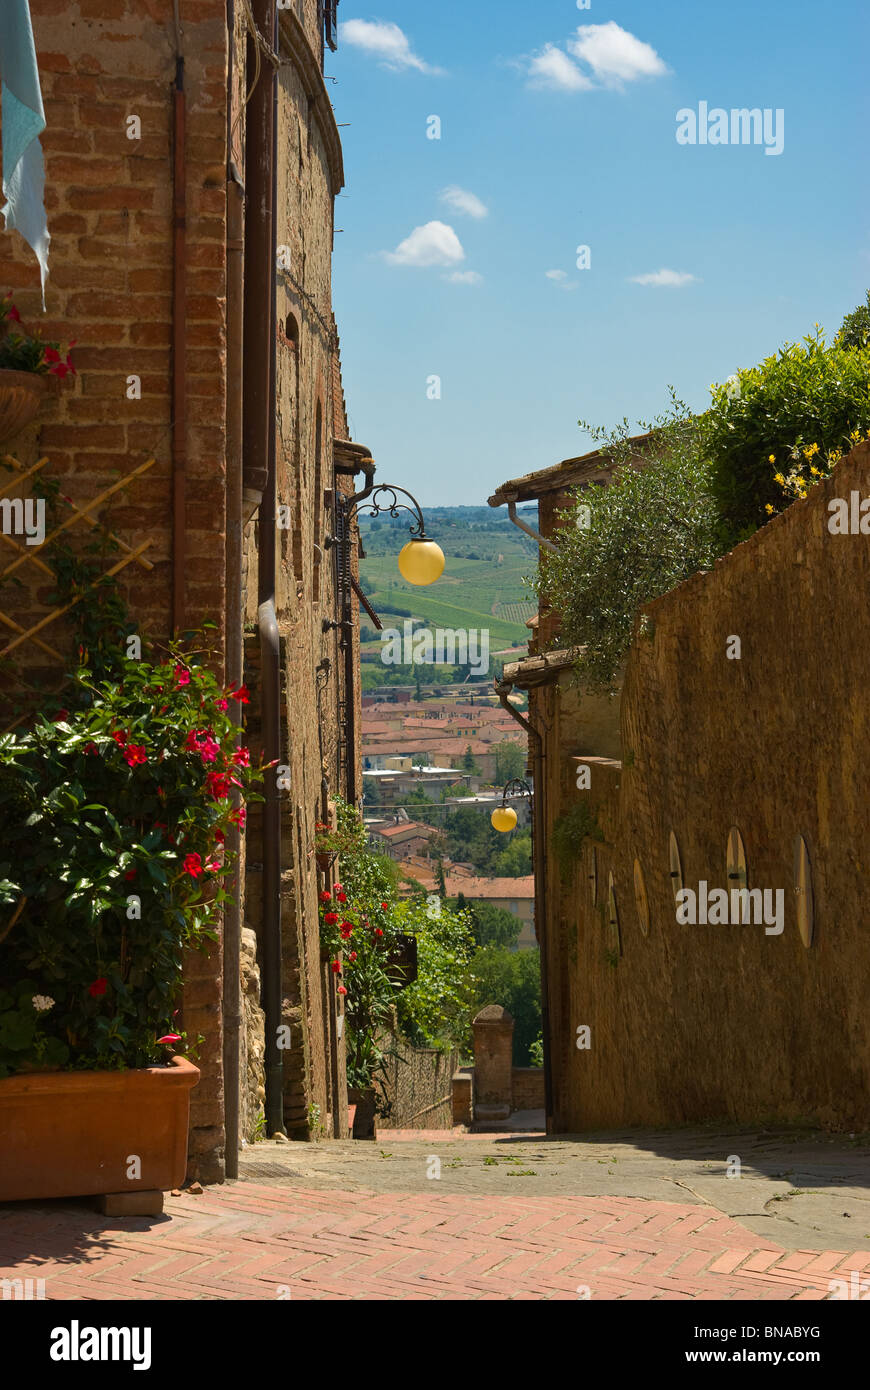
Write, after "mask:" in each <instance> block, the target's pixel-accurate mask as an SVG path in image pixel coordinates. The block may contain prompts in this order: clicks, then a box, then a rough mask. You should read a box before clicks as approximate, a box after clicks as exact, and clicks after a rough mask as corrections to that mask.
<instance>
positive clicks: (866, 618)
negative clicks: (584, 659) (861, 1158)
mask: <svg viewBox="0 0 870 1390" xmlns="http://www.w3.org/2000/svg"><path fill="white" fill-rule="evenodd" d="M853 492H854V493H856V494H857V496H858V497H859V498H866V497H868V496H870V446H868V445H866V444H864V445H861V446H859V447H858V448H856V449H855V450H854V452H853V453H852V454H851V455H849V457H848V458H846V459H844V460H843V461H842V462H841V463H840V464H839V465H838V467H837V469H836V470H835V472H834V474H833V476H832V477H831V478H830V479H828V480H827V481H825V482H824V483H822V484H820V485H819V486H817V487H815V488H814V489H813V490H812V492H811V494H810V496H809V498H808V499H807V500H806V501H804V502H798V503H796V504H794V505H793V506H791V507H789V508H788V510H787V511H786V512H785V513H784V514H783V515H782V516H781V517H779V518H777V519H775V520H774V521H772V522H771V523H770V524H769V525H768V526H765V527H764V528H763V529H762V530H761V531H759V532H758V533H757V534H756V535H755V536H753V537H752V538H751V539H750V540H749V541H747V542H746V543H745V544H743V545H741V546H739V547H737V549H735V550H734V551H733V552H732V553H731V554H730V555H727V556H725V557H724V558H723V559H722V560H720V561H719V562H718V564H717V565H716V567H715V569H714V570H713V571H712V572H710V573H707V574H699V575H696V576H694V577H693V578H691V579H689V580H688V581H687V582H686V583H684V584H682V585H681V586H680V587H679V588H677V589H675V590H674V591H672V592H671V593H669V594H666V595H665V596H664V597H662V598H660V599H658V600H657V601H655V602H654V603H651V604H649V605H648V606H647V608H646V609H645V613H646V614H647V616H648V618H649V620H650V622H651V624H652V628H651V631H650V634H649V636H646V637H643V636H642V637H639V638H638V639H637V640H636V641H635V644H634V645H633V647H632V649H631V652H630V655H629V659H628V662H627V667H626V673H625V682H624V688H623V693H622V698H621V743H622V756H621V760H620V759H617V760H614V759H606V758H604V759H596V758H594V757H584V758H583V761H584V762H588V763H589V764H590V766H591V768H592V777H591V790H589V791H588V792H582V791H578V790H577V789H576V783H575V773H576V766H577V762H576V759H577V755H578V753H579V754H582V753H583V751H584V750H583V748H582V746H580V747H578V738H577V722H576V712H573V713H572V710H571V699H570V697H568V696H567V695H566V693H565V692H562V691H560V689H559V688H555V689H554V688H552V687H551V688H549V689H545V690H543V691H541V692H535V693H533V697H532V703H533V708H534V709H535V710H536V711H537V713H539V714H542V715H544V717H547V718H549V719H550V720H551V721H552V723H551V731H550V732H549V733H548V735H547V745H546V746H547V769H546V786H545V796H546V814H547V821H548V828H549V830H551V829H552V825H553V823H554V821H555V819H556V817H557V816H558V815H559V814H560V813H561V812H563V811H565V810H567V809H570V808H571V807H572V806H574V805H576V804H578V802H582V801H584V800H585V802H586V804H587V805H588V806H589V808H590V810H592V811H593V812H594V813H595V814H596V815H597V818H598V823H599V828H600V833H601V835H602V837H603V838H602V840H601V841H597V842H596V841H595V840H593V839H588V840H587V841H586V842H585V844H584V845H583V847H582V849H581V850H580V851H579V852H578V853H577V854H576V856H575V857H574V859H573V862H571V863H569V865H568V871H567V875H566V876H565V878H564V880H563V879H561V877H560V873H559V868H558V865H557V864H556V863H555V861H554V857H553V856H552V854H551V855H550V858H549V862H548V866H547V874H548V882H549V892H548V913H547V922H546V931H547V953H548V961H549V970H548V992H549V998H550V1010H551V1048H550V1057H551V1062H552V1066H553V1077H554V1091H555V1098H554V1104H555V1114H554V1127H555V1129H556V1130H561V1131H567V1130H578V1129H589V1128H596V1127H607V1126H615V1125H627V1124H637V1125H641V1124H642V1125H654V1124H680V1123H684V1122H688V1121H698V1120H707V1119H709V1120H726V1121H732V1122H733V1121H737V1122H741V1123H742V1122H746V1123H758V1122H761V1121H765V1120H772V1121H777V1122H784V1121H801V1120H806V1121H810V1122H813V1123H815V1124H821V1125H829V1126H831V1127H835V1128H847V1129H858V1128H860V1127H861V1126H862V1125H863V1124H864V1122H865V1120H866V1115H867V1105H868V1091H870V1036H868V1029H867V1023H866V997H865V996H866V989H865V980H866V977H867V970H868V960H870V948H868V943H867V933H866V919H867V902H868V894H870V857H868V850H867V846H868V843H870V797H868V794H867V777H866V771H865V768H864V763H865V760H866V759H865V750H866V748H867V747H868V739H870V695H868V683H867V667H868V658H867V653H868V651H870V610H868V606H867V602H866V595H867V593H868V584H870V538H868V537H867V536H862V535H861V534H860V533H859V534H849V535H835V534H831V532H830V530H829V528H828V520H829V515H830V514H829V510H828V503H829V502H830V501H831V500H832V499H835V498H843V499H846V500H847V501H848V499H849V498H850V496H851V494H852V493H853ZM734 637H739V638H740V641H741V656H740V659H739V660H738V659H733V660H729V659H728V655H727V653H728V650H729V647H730V649H731V650H732V651H733V650H735V648H734V646H733V642H731V640H730V639H733V638H734ZM566 679H567V678H566ZM732 827H734V828H736V829H737V830H739V833H740V836H741V837H742V842H743V846H744V850H745V860H746V870H747V878H748V886H749V888H750V889H753V888H762V889H768V890H771V891H773V892H776V891H778V890H779V891H781V892H782V895H783V896H782V903H783V908H784V928H783V931H782V932H781V934H773V933H771V934H767V933H766V931H765V926H764V925H763V924H762V925H755V924H752V925H748V924H747V925H743V924H736V923H734V924H729V925H724V924H723V925H702V924H700V923H699V924H698V925H691V924H686V925H682V924H680V923H678V922H677V920H676V906H675V898H674V882H675V881H674V880H673V879H672V877H671V874H672V872H676V873H678V874H679V875H680V878H679V880H677V883H679V882H681V883H682V885H683V886H684V887H686V888H691V889H693V890H694V891H695V892H697V891H698V889H699V883H700V881H701V880H704V881H705V882H706V883H708V885H709V888H710V890H712V889H713V888H721V887H730V886H733V883H732V882H730V881H729V879H728V877H727V874H728V868H729V866H728V865H726V846H727V842H728V837H729V832H730V831H731V829H732ZM672 832H673V834H674V836H675V839H676V843H677V846H678V852H679V865H678V867H677V868H676V869H675V868H674V864H673V862H672V860H671V857H670V836H671V833H672ZM797 837H802V839H803V841H804V843H805V845H806V849H807V852H808V858H809V863H810V866H811V880H812V894H813V898H814V935H813V938H812V944H811V945H810V946H809V947H808V946H807V945H806V944H805V942H804V938H803V936H802V933H801V931H800V929H799V922H798V911H797V905H798V903H799V901H801V895H800V894H799V893H798V892H796V888H799V887H800V884H799V883H798V882H797V881H796V878H795V871H794V853H795V842H796V840H797ZM731 869H732V872H733V871H734V868H733V865H732V866H731ZM611 875H612V877H613V895H612V898H611V896H610V892H609V885H610V876H611ZM739 881H740V880H738V882H739ZM584 1025H586V1026H588V1027H589V1029H590V1030H591V1036H590V1044H591V1045H590V1046H589V1047H588V1048H585V1047H578V1046H577V1042H578V1038H582V1035H578V1033H577V1029H578V1028H579V1027H582V1026H584Z"/></svg>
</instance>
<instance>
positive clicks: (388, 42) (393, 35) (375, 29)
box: [338, 19, 441, 73]
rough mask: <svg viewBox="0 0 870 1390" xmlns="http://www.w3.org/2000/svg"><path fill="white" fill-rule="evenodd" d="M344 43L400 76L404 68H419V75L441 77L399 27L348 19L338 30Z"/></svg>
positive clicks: (366, 20) (381, 22) (438, 69)
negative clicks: (433, 74)
mask: <svg viewBox="0 0 870 1390" xmlns="http://www.w3.org/2000/svg"><path fill="white" fill-rule="evenodd" d="M338 34H339V38H340V39H341V41H342V43H349V44H351V45H352V47H354V48H361V49H362V50H363V52H364V53H368V54H370V55H371V56H372V57H373V58H380V60H381V62H382V64H383V66H384V67H387V68H392V69H393V71H394V72H400V71H401V70H402V69H403V68H416V69H417V71H418V72H429V73H440V72H441V69H440V68H433V67H430V65H429V64H428V63H424V62H423V59H422V58H418V57H417V54H416V53H415V52H414V50H413V49H412V47H411V44H410V40H409V39H408V37H407V35H406V34H404V33H403V32H402V30H401V29H400V28H399V26H398V24H390V23H388V22H387V21H386V20H379V19H377V20H368V19H346V20H345V21H344V23H343V24H340V25H339V26H338Z"/></svg>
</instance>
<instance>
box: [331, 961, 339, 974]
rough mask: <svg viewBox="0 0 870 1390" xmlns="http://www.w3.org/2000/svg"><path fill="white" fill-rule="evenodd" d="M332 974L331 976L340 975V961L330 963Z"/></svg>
mask: <svg viewBox="0 0 870 1390" xmlns="http://www.w3.org/2000/svg"><path fill="white" fill-rule="evenodd" d="M332 973H333V975H340V974H341V961H340V960H334V961H333V962H332Z"/></svg>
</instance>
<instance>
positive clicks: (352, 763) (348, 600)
mask: <svg viewBox="0 0 870 1390" xmlns="http://www.w3.org/2000/svg"><path fill="white" fill-rule="evenodd" d="M354 452H356V453H357V455H358V461H357V462H355V463H353V464H337V465H336V466H335V469H334V472H335V473H337V474H343V475H344V476H345V477H348V476H350V477H353V476H355V475H356V474H357V473H363V474H364V476H365V486H364V487H363V488H361V489H360V491H359V492H355V493H354V494H353V496H352V497H344V496H342V494H341V493H340V492H339V490H338V487H337V485H336V488H335V532H336V534H335V541H336V542H337V545H336V582H337V585H338V593H339V596H340V608H339V614H340V617H339V621H340V624H341V626H340V629H339V630H340V632H341V640H342V641H343V642H344V733H345V740H346V742H345V799H346V800H347V801H348V802H350V803H352V804H354V805H355V804H356V784H357V779H358V776H359V769H358V767H357V757H356V718H355V715H356V709H355V706H354V699H353V692H354V677H355V666H354V659H353V632H352V623H353V587H352V585H351V575H352V573H353V564H352V561H351V540H352V533H353V518H352V516H351V509H352V507H353V505H354V503H356V504H359V503H360V502H362V501H364V499H365V498H366V497H368V496H369V495H370V494H371V492H372V491H373V490H374V486H375V482H374V478H375V463H374V459H373V458H372V457H371V455H370V454H369V452H368V450H367V449H365V448H364V446H362V445H357V446H356V449H355V450H354Z"/></svg>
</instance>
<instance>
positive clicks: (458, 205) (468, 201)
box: [438, 183, 489, 218]
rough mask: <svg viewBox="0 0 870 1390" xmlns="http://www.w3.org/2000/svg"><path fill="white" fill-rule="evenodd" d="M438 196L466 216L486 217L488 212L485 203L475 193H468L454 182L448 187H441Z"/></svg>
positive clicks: (455, 210)
mask: <svg viewBox="0 0 870 1390" xmlns="http://www.w3.org/2000/svg"><path fill="white" fill-rule="evenodd" d="M438 196H439V198H440V199H441V201H442V203H446V204H447V206H448V207H451V208H453V211H454V212H464V213H465V214H466V216H468V217H477V218H480V217H486V216H487V215H488V213H489V208H488V207H487V206H486V203H482V202H481V201H480V199H479V198H478V196H477V194H476V193H469V192H468V190H467V189H465V188H459V187H458V186H457V185H456V184H455V183H451V184H450V186H449V188H442V190H441V192H440V193H439V195H438Z"/></svg>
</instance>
